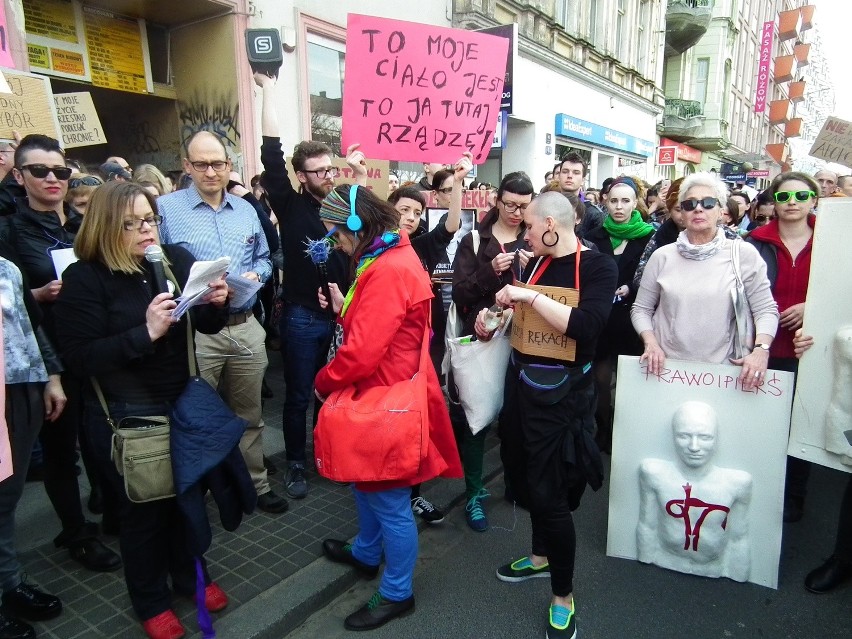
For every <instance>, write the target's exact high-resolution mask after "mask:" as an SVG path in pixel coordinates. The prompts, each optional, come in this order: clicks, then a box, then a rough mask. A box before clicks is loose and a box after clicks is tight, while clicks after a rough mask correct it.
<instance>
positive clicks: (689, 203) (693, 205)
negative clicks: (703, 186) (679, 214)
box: [680, 197, 719, 211]
mask: <svg viewBox="0 0 852 639" xmlns="http://www.w3.org/2000/svg"><path fill="white" fill-rule="evenodd" d="M699 204H700V205H701V208H702V209H704V210H705V211H706V210H708V209H712V208H714V207H716V206H719V200H718V199H716V198H715V197H704V198H701V199H700V200H699V199H696V198H694V197H691V198H689V199H688V200H684V201H683V202H681V203H680V208H682V209H683V210H684V211H694V210H695V209H697V208H698V205H699Z"/></svg>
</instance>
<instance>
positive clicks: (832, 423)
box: [787, 197, 852, 473]
mask: <svg viewBox="0 0 852 639" xmlns="http://www.w3.org/2000/svg"><path fill="white" fill-rule="evenodd" d="M850 219H852V198H842V197H840V198H834V197H831V198H825V199H822V200H820V203H819V215H818V216H817V223H816V227H815V228H814V240H813V249H812V253H811V272H810V279H809V281H808V294H807V298H806V302H805V316H804V323H803V327H802V332H803V333H804V334H805V335H810V336H812V337H813V338H814V346H813V347H812V348H811V349H810V350H808V351H807V352H806V353H805V354H804V356H803V357H802V359H801V361H800V362H799V378H798V382H797V384H796V397H795V399H794V400H793V418H792V424H791V429H790V448H789V450H788V451H787V452H788V454H790V455H792V456H793V457H799V458H800V459H806V460H808V461H812V462H816V463H817V464H821V465H822V466H828V467H829V468H835V469H837V470H843V471H846V472H847V473H849V472H852V280H850V277H849V276H850V274H852V252H850V251H849V247H848V242H847V237H848V229H849V220H850Z"/></svg>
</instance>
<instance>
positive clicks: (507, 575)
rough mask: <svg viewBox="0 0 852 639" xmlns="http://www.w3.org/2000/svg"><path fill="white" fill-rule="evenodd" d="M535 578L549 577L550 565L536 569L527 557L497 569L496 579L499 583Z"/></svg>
mask: <svg viewBox="0 0 852 639" xmlns="http://www.w3.org/2000/svg"><path fill="white" fill-rule="evenodd" d="M536 577H550V564H544V565H543V566H538V567H537V566H533V563H532V561H530V558H529V557H521V558H520V559H518V560H517V561H513V562H512V563H510V564H506V565H505V566H500V567H499V568H498V569H497V579H499V580H500V581H508V582H510V583H518V582H519V581H526V580H527V579H535V578H536Z"/></svg>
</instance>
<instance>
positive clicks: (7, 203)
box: [0, 171, 27, 216]
mask: <svg viewBox="0 0 852 639" xmlns="http://www.w3.org/2000/svg"><path fill="white" fill-rule="evenodd" d="M26 196H27V192H26V190H24V187H22V186H21V185H20V184H18V181H17V180H16V179H15V176H14V175H12V171H9V172H8V173H7V174H6V177H4V178H3V179H2V180H0V216H2V215H12V214H14V213H15V200H16V199H18V198H19V197H26Z"/></svg>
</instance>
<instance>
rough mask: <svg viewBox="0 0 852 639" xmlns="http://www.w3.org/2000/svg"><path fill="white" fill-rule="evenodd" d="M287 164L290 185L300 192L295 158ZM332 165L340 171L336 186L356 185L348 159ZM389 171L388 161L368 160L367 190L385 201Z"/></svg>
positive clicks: (337, 159)
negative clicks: (294, 165)
mask: <svg viewBox="0 0 852 639" xmlns="http://www.w3.org/2000/svg"><path fill="white" fill-rule="evenodd" d="M287 164H288V165H289V170H288V172H287V175H289V176H290V184H292V185H293V188H294V189H296V190H297V191H298V190H299V187H300V186H302V184H301V182H299V178H298V177H296V171H294V170H293V158H291V157H288V158H287ZM331 164H332V165H333V166H336V167H337V168H338V169H340V175H339V176H337V177H336V178H335V179H334V183H335V184H336V185H339V184H354V183H355V177H354V176H353V174H352V169H350V168H349V165H348V164H346V158H331ZM389 171H390V163H389V162H388V161H387V160H372V159H371V160H367V188H368V189H370V190H371V191H372V192H373V193H375V194H376V195H377V196H378V197H380V198H382V199H383V200H386V199H388V172H389Z"/></svg>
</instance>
